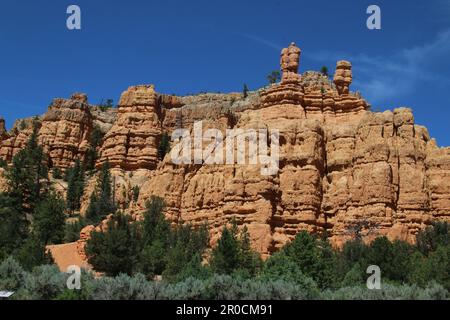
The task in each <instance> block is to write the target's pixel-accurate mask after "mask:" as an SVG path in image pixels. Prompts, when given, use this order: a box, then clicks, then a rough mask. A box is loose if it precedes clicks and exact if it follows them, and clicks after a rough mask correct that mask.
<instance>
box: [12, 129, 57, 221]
mask: <svg viewBox="0 0 450 320" xmlns="http://www.w3.org/2000/svg"><path fill="white" fill-rule="evenodd" d="M6 178H7V180H8V189H9V190H8V193H9V195H10V196H11V197H13V198H15V199H16V200H17V204H18V205H19V206H20V209H21V210H24V211H25V212H26V213H29V214H31V213H32V212H33V211H34V208H35V207H36V205H37V204H38V203H39V202H40V201H41V200H42V198H43V197H44V193H45V188H44V187H45V185H43V182H45V181H46V180H48V168H47V164H46V156H45V155H44V152H43V150H42V147H40V146H39V145H38V143H37V125H36V124H35V126H34V130H33V133H32V134H31V136H30V138H29V140H28V142H27V144H26V146H25V148H24V149H22V150H20V151H19V152H18V153H17V154H16V155H15V156H14V158H13V160H12V165H11V167H9V168H8V170H7V172H6ZM18 209H19V208H18Z"/></svg>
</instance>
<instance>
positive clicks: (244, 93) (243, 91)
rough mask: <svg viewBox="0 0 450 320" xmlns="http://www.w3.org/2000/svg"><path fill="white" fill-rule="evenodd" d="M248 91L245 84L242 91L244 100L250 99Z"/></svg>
mask: <svg viewBox="0 0 450 320" xmlns="http://www.w3.org/2000/svg"><path fill="white" fill-rule="evenodd" d="M248 91H249V90H248V86H247V84H246V83H244V88H243V89H242V96H243V97H244V99H245V98H247V97H248Z"/></svg>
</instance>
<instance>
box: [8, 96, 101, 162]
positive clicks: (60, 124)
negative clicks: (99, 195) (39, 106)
mask: <svg viewBox="0 0 450 320" xmlns="http://www.w3.org/2000/svg"><path fill="white" fill-rule="evenodd" d="M33 130H36V132H37V137H38V142H39V144H40V145H41V146H42V147H43V149H44V152H45V153H46V154H48V156H49V166H50V167H58V168H60V169H66V168H68V167H70V166H72V165H73V164H74V162H75V160H76V159H81V160H83V159H84V156H85V154H86V151H87V150H88V148H89V135H90V133H91V130H92V116H91V114H90V106H89V104H88V102H87V96H86V95H84V94H74V95H72V97H71V98H70V99H61V98H58V99H54V100H53V103H52V104H51V105H50V106H49V107H48V111H47V112H46V113H45V114H44V115H43V116H42V117H40V118H29V119H24V120H20V121H16V123H15V124H14V126H13V128H12V129H11V132H10V133H9V134H8V135H7V137H6V139H4V140H3V141H0V157H1V158H3V159H4V160H6V161H7V162H11V160H12V158H13V157H14V155H16V154H17V152H18V151H19V150H21V149H23V148H24V147H25V144H26V143H27V141H28V139H29V137H30V136H31V134H32V132H33Z"/></svg>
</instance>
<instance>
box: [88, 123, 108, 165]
mask: <svg viewBox="0 0 450 320" xmlns="http://www.w3.org/2000/svg"><path fill="white" fill-rule="evenodd" d="M103 136H104V133H103V132H102V130H101V129H100V127H99V126H94V128H93V130H92V132H91V136H90V140H89V143H90V148H89V149H88V151H87V152H86V158H85V162H84V167H85V170H86V171H92V170H94V169H95V162H96V161H97V159H98V153H97V148H98V146H99V145H100V143H101V141H102V139H103Z"/></svg>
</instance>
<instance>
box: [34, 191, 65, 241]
mask: <svg viewBox="0 0 450 320" xmlns="http://www.w3.org/2000/svg"><path fill="white" fill-rule="evenodd" d="M64 208H65V204H64V201H63V200H62V199H61V198H60V197H59V196H58V195H56V194H54V193H49V194H48V196H47V197H46V198H45V199H44V200H43V201H41V203H39V205H38V206H37V207H36V209H35V212H34V214H33V224H32V225H33V232H34V234H35V235H36V238H37V239H38V240H39V241H40V242H41V243H43V244H44V245H47V244H60V243H62V241H63V239H64V225H65V221H66V215H65V214H64Z"/></svg>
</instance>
